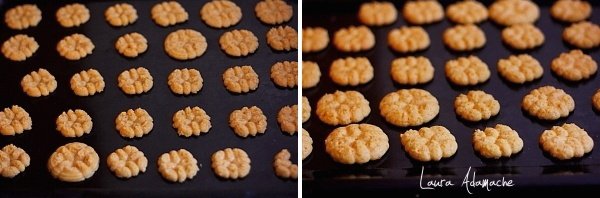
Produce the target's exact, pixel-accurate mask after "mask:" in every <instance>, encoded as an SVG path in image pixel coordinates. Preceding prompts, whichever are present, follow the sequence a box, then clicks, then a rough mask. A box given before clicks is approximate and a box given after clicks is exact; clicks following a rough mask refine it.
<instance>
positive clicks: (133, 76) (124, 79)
mask: <svg viewBox="0 0 600 198" xmlns="http://www.w3.org/2000/svg"><path fill="white" fill-rule="evenodd" d="M118 81H119V87H120V88H121V90H123V92H124V93H126V94H129V95H133V94H142V93H146V92H148V91H150V89H152V86H154V81H153V78H152V75H150V71H148V70H147V69H146V68H143V67H138V68H131V69H129V70H125V71H123V72H121V74H119V78H118Z"/></svg>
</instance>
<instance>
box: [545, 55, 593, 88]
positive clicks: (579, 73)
mask: <svg viewBox="0 0 600 198" xmlns="http://www.w3.org/2000/svg"><path fill="white" fill-rule="evenodd" d="M550 66H551V68H552V71H554V73H556V74H557V75H558V76H560V77H562V78H564V79H567V80H570V81H580V80H585V79H588V78H590V77H591V76H592V75H593V74H595V73H596V71H597V70H598V64H597V63H596V61H594V59H592V57H591V56H589V55H587V54H584V53H583V52H582V51H581V50H571V51H569V52H568V53H561V54H560V56H558V57H556V58H554V60H552V64H551V65H550Z"/></svg>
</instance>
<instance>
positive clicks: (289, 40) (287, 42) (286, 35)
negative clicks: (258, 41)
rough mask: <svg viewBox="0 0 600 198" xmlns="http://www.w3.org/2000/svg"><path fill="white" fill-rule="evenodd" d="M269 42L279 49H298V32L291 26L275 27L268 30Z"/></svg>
mask: <svg viewBox="0 0 600 198" xmlns="http://www.w3.org/2000/svg"><path fill="white" fill-rule="evenodd" d="M267 44H269V46H271V48H272V49H274V50H277V51H291V50H293V49H298V33H297V32H296V30H295V29H294V28H292V27H290V26H279V27H273V28H271V29H270V30H269V31H268V32H267Z"/></svg>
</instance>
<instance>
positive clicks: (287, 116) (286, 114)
mask: <svg viewBox="0 0 600 198" xmlns="http://www.w3.org/2000/svg"><path fill="white" fill-rule="evenodd" d="M277 122H278V123H279V127H280V128H281V131H283V132H286V133H288V134H290V135H294V134H295V133H296V131H298V105H292V106H291V107H290V106H284V107H282V108H281V109H280V110H279V113H277Z"/></svg>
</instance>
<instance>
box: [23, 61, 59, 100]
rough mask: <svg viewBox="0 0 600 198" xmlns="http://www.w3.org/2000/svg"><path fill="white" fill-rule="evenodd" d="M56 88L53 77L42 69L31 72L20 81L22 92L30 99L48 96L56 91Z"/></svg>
mask: <svg viewBox="0 0 600 198" xmlns="http://www.w3.org/2000/svg"><path fill="white" fill-rule="evenodd" d="M57 86H58V83H57V82H56V79H55V78H54V76H53V75H52V74H51V73H50V72H48V70H46V69H43V68H40V69H38V70H37V71H32V72H31V73H29V74H27V75H25V76H24V77H23V79H21V88H23V92H25V93H26V94H27V95H28V96H31V97H41V96H48V95H50V94H51V93H52V92H54V90H56V87H57Z"/></svg>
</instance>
